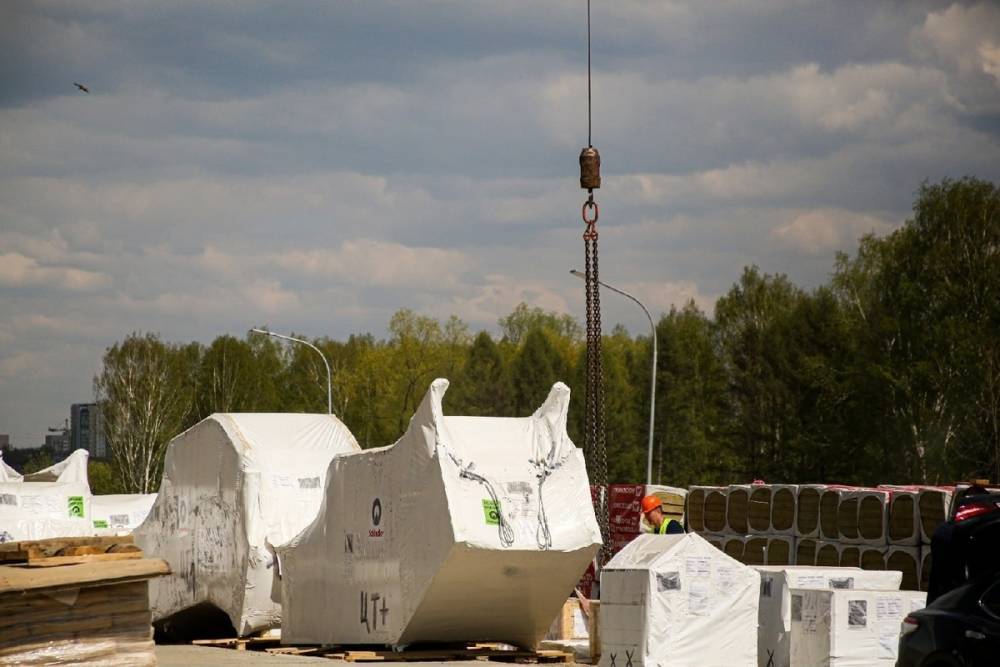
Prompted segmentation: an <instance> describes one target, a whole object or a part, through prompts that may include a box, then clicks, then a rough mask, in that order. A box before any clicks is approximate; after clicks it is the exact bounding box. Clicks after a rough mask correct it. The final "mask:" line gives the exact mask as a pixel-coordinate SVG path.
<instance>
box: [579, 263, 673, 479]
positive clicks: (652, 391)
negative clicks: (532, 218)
mask: <svg viewBox="0 0 1000 667" xmlns="http://www.w3.org/2000/svg"><path fill="white" fill-rule="evenodd" d="M570 273H572V274H573V275H574V276H576V277H577V278H583V274H582V273H580V272H579V271H577V270H576V269H571V270H570ZM597 283H598V284H599V285H601V286H602V287H606V288H608V289H609V290H611V291H612V292H617V293H618V294H621V295H622V296H624V297H626V298H629V299H631V300H632V301H634V302H635V303H636V304H637V305H638V306H639V307H640V308H642V312H644V313H645V314H646V319H647V320H649V330H650V331H651V332H652V334H653V366H652V370H651V372H650V381H649V444H648V445H647V449H648V452H647V455H646V484H652V483H653V424H654V418H655V413H656V352H657V345H656V325H655V324H653V316H652V315H650V314H649V311H648V310H647V309H646V306H644V305H642V302H641V301H639V299H637V298H635V297H634V296H632V295H631V294H629V293H628V292H626V291H625V290H623V289H618V288H617V287H614V286H613V285H609V284H607V283H606V282H603V281H600V280H598V281H597Z"/></svg>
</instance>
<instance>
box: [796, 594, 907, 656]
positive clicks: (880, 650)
mask: <svg viewBox="0 0 1000 667" xmlns="http://www.w3.org/2000/svg"><path fill="white" fill-rule="evenodd" d="M925 600H926V594H925V593H919V592H909V591H871V590H804V589H792V591H791V605H790V606H791V621H792V626H791V627H792V630H791V652H790V653H791V664H792V665H795V666H796V667H819V666H821V665H822V666H824V667H825V666H827V665H828V666H829V667H892V665H894V664H895V663H896V657H897V654H898V647H899V633H900V627H901V624H902V621H903V618H905V617H906V615H907V614H908V613H910V612H911V611H915V610H917V609H921V608H923V606H924V603H925Z"/></svg>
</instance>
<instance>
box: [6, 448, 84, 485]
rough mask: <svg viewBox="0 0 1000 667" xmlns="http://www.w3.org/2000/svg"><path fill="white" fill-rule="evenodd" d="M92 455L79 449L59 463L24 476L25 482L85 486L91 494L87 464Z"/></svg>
mask: <svg viewBox="0 0 1000 667" xmlns="http://www.w3.org/2000/svg"><path fill="white" fill-rule="evenodd" d="M89 460H90V453H89V452H88V451H87V450H86V449H77V450H75V451H74V452H73V453H72V454H70V455H69V456H67V457H66V458H64V459H63V460H62V461H59V462H58V463H54V464H52V465H50V466H49V467H48V468H43V469H42V470H38V471H36V472H33V473H28V474H27V475H24V478H23V479H22V480H21V481H23V482H61V483H64V484H70V483H73V484H84V485H86V486H87V493H90V481H89V478H88V477H87V462H88V461H89Z"/></svg>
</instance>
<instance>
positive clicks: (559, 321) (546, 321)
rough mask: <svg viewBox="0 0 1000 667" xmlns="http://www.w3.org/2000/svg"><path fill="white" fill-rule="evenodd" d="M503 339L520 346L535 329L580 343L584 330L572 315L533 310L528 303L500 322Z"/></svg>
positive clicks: (536, 308) (538, 309)
mask: <svg viewBox="0 0 1000 667" xmlns="http://www.w3.org/2000/svg"><path fill="white" fill-rule="evenodd" d="M498 324H499V325H500V333H501V335H502V336H503V338H505V339H507V340H509V341H510V342H511V343H513V344H514V345H519V344H520V343H521V342H523V341H524V339H525V337H526V336H527V335H528V334H529V333H530V332H531V331H532V330H533V329H542V330H545V331H549V332H551V333H553V334H555V335H557V336H561V337H563V338H566V339H568V340H570V341H574V342H577V341H580V340H582V338H583V329H582V328H581V327H580V323H579V322H577V320H576V319H575V318H574V317H573V316H572V315H566V314H560V313H555V312H551V311H546V310H543V309H542V308H538V307H535V308H531V307H529V306H528V304H526V303H523V302H522V303H519V304H517V306H516V307H515V308H514V310H513V311H512V312H511V313H510V314H509V315H507V316H506V317H501V318H500V320H499V321H498Z"/></svg>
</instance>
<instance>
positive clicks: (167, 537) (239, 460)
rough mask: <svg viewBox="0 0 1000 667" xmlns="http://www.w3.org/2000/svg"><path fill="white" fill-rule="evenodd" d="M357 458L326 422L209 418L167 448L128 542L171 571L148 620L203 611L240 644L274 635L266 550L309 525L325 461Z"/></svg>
mask: <svg viewBox="0 0 1000 667" xmlns="http://www.w3.org/2000/svg"><path fill="white" fill-rule="evenodd" d="M357 451H360V448H359V447H358V444H357V442H356V441H355V440H354V436H353V435H351V432H350V431H349V430H348V429H347V427H346V426H344V425H343V424H342V423H341V422H340V420H338V419H337V418H336V417H334V416H333V415H310V414H225V413H217V414H214V415H212V416H211V417H208V418H206V419H204V420H202V421H200V422H198V423H197V424H195V425H194V426H192V427H191V428H189V429H188V430H187V431H185V432H184V433H182V434H180V435H179V436H177V437H176V438H174V439H173V440H171V441H170V444H169V445H168V447H167V454H166V460H165V461H164V466H163V481H162V482H161V484H160V492H159V494H158V495H157V498H156V501H155V502H154V503H153V508H152V510H151V511H150V513H149V516H148V517H147V519H146V521H144V522H143V524H142V525H141V526H139V528H138V529H137V530H136V531H135V533H134V535H135V541H136V543H137V544H138V545H139V546H140V547H142V549H143V550H144V551H145V552H146V553H147V554H149V555H152V556H156V557H158V558H163V559H164V560H166V561H167V562H168V563H169V564H170V569H171V574H170V575H169V576H167V577H161V578H159V579H156V580H154V581H153V582H151V584H150V601H151V606H152V609H153V618H154V620H161V619H164V618H167V617H170V616H172V615H174V614H177V613H178V612H184V611H185V610H189V609H192V608H194V607H196V606H197V605H201V604H210V605H213V606H215V607H217V608H218V609H220V610H222V611H223V612H225V613H226V614H227V615H228V616H229V619H230V621H231V622H232V624H233V627H234V628H235V629H236V631H237V633H239V634H240V635H246V634H250V633H251V632H254V631H256V630H264V629H267V628H271V627H275V626H277V624H278V623H279V622H280V619H281V606H280V600H281V598H280V584H279V583H278V582H277V568H276V567H275V558H274V548H275V547H277V546H278V545H280V544H282V543H284V542H285V541H286V540H289V539H291V538H292V537H294V536H295V535H296V534H297V533H298V532H299V531H300V530H302V528H304V527H305V526H306V525H308V524H309V522H310V521H311V520H312V519H313V518H314V517H315V516H316V512H317V511H318V510H319V506H320V502H321V500H322V498H323V484H324V481H325V479H326V470H327V467H328V465H329V463H330V459H332V458H333V457H334V456H335V455H337V454H345V453H349V452H357ZM272 589H273V590H272Z"/></svg>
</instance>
